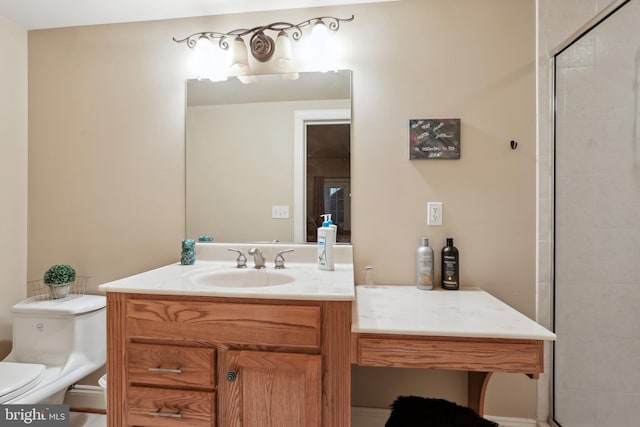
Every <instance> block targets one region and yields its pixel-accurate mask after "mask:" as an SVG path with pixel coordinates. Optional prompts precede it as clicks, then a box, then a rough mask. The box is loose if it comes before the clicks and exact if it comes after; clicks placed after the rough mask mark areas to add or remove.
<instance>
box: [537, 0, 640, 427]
mask: <svg viewBox="0 0 640 427" xmlns="http://www.w3.org/2000/svg"><path fill="white" fill-rule="evenodd" d="M629 2H631V0H616V1H614V2H613V3H611V4H610V5H609V6H607V7H606V8H605V9H603V10H602V11H601V12H600V13H598V14H597V15H596V16H594V17H593V18H592V19H591V20H589V21H588V22H587V23H586V24H584V25H583V26H581V27H580V28H579V29H578V30H577V31H576V32H574V33H573V34H572V35H571V36H570V37H569V38H567V39H566V40H565V41H564V42H563V43H561V44H560V45H559V46H558V47H556V48H555V49H553V50H552V51H551V52H550V63H549V70H550V71H551V72H550V83H551V84H550V88H551V98H550V99H551V130H552V135H551V141H552V147H551V148H552V154H553V155H552V159H551V172H552V174H551V188H552V195H553V196H552V199H551V203H552V205H551V213H552V219H553V221H552V225H551V231H552V239H551V241H552V246H551V255H552V263H551V280H552V287H551V292H552V295H551V313H550V314H551V319H550V320H551V325H552V329H553V332H554V333H556V316H555V314H556V269H555V263H556V150H557V145H556V142H557V140H556V138H557V128H556V125H557V123H556V112H557V103H556V93H557V92H556V89H557V87H556V83H557V75H556V74H557V68H556V65H557V61H556V58H557V56H558V55H560V54H562V53H563V52H564V51H565V50H567V49H569V48H570V47H571V46H573V45H574V44H575V43H577V42H578V41H579V40H580V39H582V38H583V37H584V36H586V35H587V34H588V33H589V32H591V31H592V30H594V29H596V28H597V27H598V26H599V25H600V24H601V23H603V22H604V21H606V20H607V19H608V18H609V17H610V16H611V15H613V14H614V13H616V12H617V11H618V10H620V9H621V8H622V7H624V6H625V5H626V4H628V3H629ZM556 342H557V341H556ZM556 342H552V343H551V385H550V389H549V404H550V413H549V419H548V422H549V424H550V425H551V426H552V427H562V425H561V424H559V423H558V422H556V420H555V416H556V408H555V406H556V405H555V390H556V387H555V385H556V384H555V382H556V378H555V377H556V371H555V357H556Z"/></svg>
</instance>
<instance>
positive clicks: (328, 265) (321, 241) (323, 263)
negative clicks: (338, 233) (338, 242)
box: [318, 215, 335, 270]
mask: <svg viewBox="0 0 640 427" xmlns="http://www.w3.org/2000/svg"><path fill="white" fill-rule="evenodd" d="M323 216H324V217H325V218H326V215H323ZM333 242H335V232H334V229H333V228H331V224H329V221H328V220H325V221H323V223H322V227H320V228H318V268H320V269H321V270H333V269H334V264H333Z"/></svg>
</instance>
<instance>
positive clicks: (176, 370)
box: [149, 366, 182, 374]
mask: <svg viewBox="0 0 640 427" xmlns="http://www.w3.org/2000/svg"><path fill="white" fill-rule="evenodd" d="M149 372H160V373H163V374H181V373H182V368H161V367H159V366H158V367H157V368H149Z"/></svg>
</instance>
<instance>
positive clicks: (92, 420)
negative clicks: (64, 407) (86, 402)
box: [69, 412, 107, 427]
mask: <svg viewBox="0 0 640 427" xmlns="http://www.w3.org/2000/svg"><path fill="white" fill-rule="evenodd" d="M70 415H71V421H70V423H69V426H70V427H105V426H106V425H107V416H106V415H102V414H90V413H87V412H71V414H70Z"/></svg>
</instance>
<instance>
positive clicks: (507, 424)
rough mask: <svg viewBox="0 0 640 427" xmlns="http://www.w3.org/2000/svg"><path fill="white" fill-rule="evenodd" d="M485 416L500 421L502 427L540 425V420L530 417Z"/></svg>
mask: <svg viewBox="0 0 640 427" xmlns="http://www.w3.org/2000/svg"><path fill="white" fill-rule="evenodd" d="M485 418H486V419H488V420H491V421H493V422H494V423H498V424H499V425H500V427H538V422H537V421H536V420H532V419H529V418H511V417H496V416H493V415H485Z"/></svg>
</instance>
